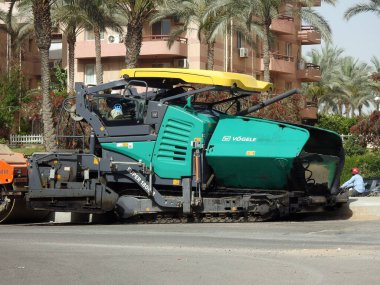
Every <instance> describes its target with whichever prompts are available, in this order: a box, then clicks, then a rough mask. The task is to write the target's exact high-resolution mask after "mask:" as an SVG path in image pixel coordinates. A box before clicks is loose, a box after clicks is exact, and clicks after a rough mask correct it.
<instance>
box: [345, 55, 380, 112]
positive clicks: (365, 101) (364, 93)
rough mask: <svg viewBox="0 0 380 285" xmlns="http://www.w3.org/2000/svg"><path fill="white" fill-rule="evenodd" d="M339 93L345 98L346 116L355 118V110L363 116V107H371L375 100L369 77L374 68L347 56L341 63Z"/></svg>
mask: <svg viewBox="0 0 380 285" xmlns="http://www.w3.org/2000/svg"><path fill="white" fill-rule="evenodd" d="M339 66H340V68H339V71H340V72H339V77H338V82H339V86H340V88H339V93H340V96H341V98H343V103H344V106H345V109H346V116H347V117H348V116H350V115H351V116H352V117H354V116H355V110H358V112H359V115H361V114H362V109H363V106H366V107H369V105H370V102H371V101H372V99H373V95H372V92H371V87H370V84H369V77H368V75H369V74H370V73H371V71H372V68H371V67H370V66H369V65H367V64H366V63H361V62H359V60H358V59H354V58H353V57H350V56H347V57H344V58H343V59H342V61H341V62H340V65H339Z"/></svg>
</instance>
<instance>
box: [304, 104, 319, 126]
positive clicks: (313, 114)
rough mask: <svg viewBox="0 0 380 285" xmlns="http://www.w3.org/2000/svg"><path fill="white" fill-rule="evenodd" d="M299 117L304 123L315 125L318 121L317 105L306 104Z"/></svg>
mask: <svg viewBox="0 0 380 285" xmlns="http://www.w3.org/2000/svg"><path fill="white" fill-rule="evenodd" d="M299 116H300V118H301V120H302V122H304V123H308V124H311V125H313V124H314V123H315V122H316V121H317V120H318V105H317V103H315V102H311V101H310V102H306V104H305V107H304V108H302V109H301V110H300V111H299Z"/></svg>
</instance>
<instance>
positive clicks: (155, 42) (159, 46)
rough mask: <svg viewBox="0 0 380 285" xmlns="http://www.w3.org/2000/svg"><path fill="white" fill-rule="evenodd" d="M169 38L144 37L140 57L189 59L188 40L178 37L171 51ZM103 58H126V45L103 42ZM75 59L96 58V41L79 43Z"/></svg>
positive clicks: (163, 36) (159, 36)
mask: <svg viewBox="0 0 380 285" xmlns="http://www.w3.org/2000/svg"><path fill="white" fill-rule="evenodd" d="M168 40H169V36H166V35H150V36H144V37H143V43H142V46H141V51H140V57H141V58H149V57H152V56H154V57H155V58H171V57H187V39H186V38H182V37H178V38H177V39H176V41H175V42H174V43H173V45H172V47H171V48H170V49H169V48H168V46H167V43H168ZM101 48H102V57H120V56H121V57H124V56H125V53H126V51H125V45H124V43H120V42H118V41H116V42H115V41H114V42H110V41H107V40H102V43H101ZM75 57H76V58H78V59H85V58H95V43H94V41H78V42H77V45H76V49H75Z"/></svg>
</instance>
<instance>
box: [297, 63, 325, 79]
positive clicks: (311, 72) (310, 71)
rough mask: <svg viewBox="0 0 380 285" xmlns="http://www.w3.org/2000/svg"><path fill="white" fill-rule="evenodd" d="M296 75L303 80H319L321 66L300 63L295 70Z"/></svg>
mask: <svg viewBox="0 0 380 285" xmlns="http://www.w3.org/2000/svg"><path fill="white" fill-rule="evenodd" d="M297 77H298V78H299V79H300V80H302V81H303V82H318V81H321V68H320V66H319V65H316V64H313V63H305V64H302V65H301V66H300V68H299V70H298V72H297Z"/></svg>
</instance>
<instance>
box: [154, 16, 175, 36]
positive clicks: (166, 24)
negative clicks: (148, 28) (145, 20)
mask: <svg viewBox="0 0 380 285" xmlns="http://www.w3.org/2000/svg"><path fill="white" fill-rule="evenodd" d="M170 28H171V23H170V20H169V19H164V20H161V21H159V22H156V23H154V24H153V25H152V35H169V34H170Z"/></svg>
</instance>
